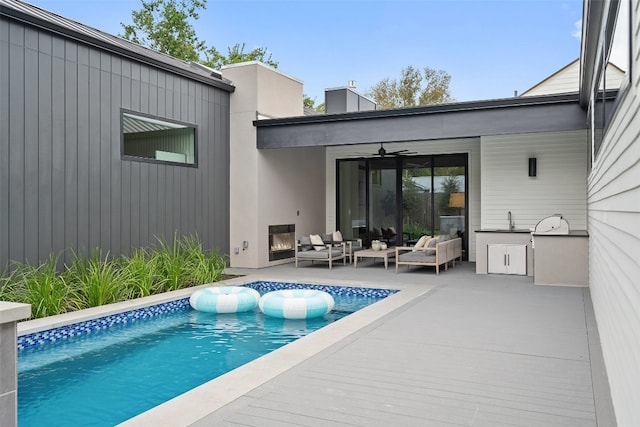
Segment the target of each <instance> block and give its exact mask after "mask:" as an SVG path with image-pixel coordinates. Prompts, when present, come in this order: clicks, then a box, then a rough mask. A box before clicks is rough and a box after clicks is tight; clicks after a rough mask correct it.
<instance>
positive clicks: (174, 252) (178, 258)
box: [154, 236, 189, 292]
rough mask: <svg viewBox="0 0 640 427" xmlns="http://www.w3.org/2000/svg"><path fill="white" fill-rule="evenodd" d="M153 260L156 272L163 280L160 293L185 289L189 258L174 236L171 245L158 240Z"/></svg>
mask: <svg viewBox="0 0 640 427" xmlns="http://www.w3.org/2000/svg"><path fill="white" fill-rule="evenodd" d="M154 258H155V259H156V262H157V263H158V264H157V265H158V272H159V273H160V274H161V275H162V276H163V277H164V278H165V281H164V282H163V283H162V287H161V291H162V292H166V291H175V290H177V289H180V288H182V287H186V286H185V285H184V284H183V283H184V282H185V278H186V273H187V271H188V269H189V258H188V256H187V254H186V253H185V251H184V250H183V247H182V244H181V242H180V240H178V238H177V237H176V236H174V239H173V243H172V244H171V245H169V244H168V243H167V242H166V241H165V240H164V239H158V245H157V246H156V249H155V251H154Z"/></svg>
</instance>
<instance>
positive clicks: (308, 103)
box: [302, 93, 324, 113]
mask: <svg viewBox="0 0 640 427" xmlns="http://www.w3.org/2000/svg"><path fill="white" fill-rule="evenodd" d="M302 104H303V105H304V108H308V109H310V110H314V111H317V112H318V113H324V102H323V103H321V104H318V105H316V99H315V98H313V99H312V98H311V97H310V96H309V95H307V94H306V93H305V94H303V100H302Z"/></svg>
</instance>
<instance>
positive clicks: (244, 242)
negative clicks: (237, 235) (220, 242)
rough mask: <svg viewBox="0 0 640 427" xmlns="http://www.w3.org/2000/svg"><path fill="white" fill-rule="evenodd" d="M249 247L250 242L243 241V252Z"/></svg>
mask: <svg viewBox="0 0 640 427" xmlns="http://www.w3.org/2000/svg"><path fill="white" fill-rule="evenodd" d="M248 247H249V241H248V240H243V241H242V250H243V251H244V250H246V249H247V248H248Z"/></svg>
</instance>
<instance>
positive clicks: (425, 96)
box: [366, 65, 453, 109]
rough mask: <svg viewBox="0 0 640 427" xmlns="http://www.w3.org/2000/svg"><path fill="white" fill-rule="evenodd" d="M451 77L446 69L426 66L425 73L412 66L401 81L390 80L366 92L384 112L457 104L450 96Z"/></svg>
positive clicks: (402, 75)
mask: <svg viewBox="0 0 640 427" xmlns="http://www.w3.org/2000/svg"><path fill="white" fill-rule="evenodd" d="M450 82H451V76H450V75H449V74H448V73H446V72H445V71H442V70H434V69H432V68H429V67H425V68H424V69H423V70H422V71H421V70H419V69H416V68H414V67H413V66H411V65H409V66H408V67H406V68H403V69H402V72H401V75H400V78H399V79H392V78H390V77H386V78H385V79H383V80H381V81H379V82H378V83H376V84H375V85H373V87H372V88H371V89H369V90H368V91H367V93H366V95H367V96H369V97H370V98H372V99H373V100H374V101H376V103H377V104H378V107H379V108H381V109H388V108H403V107H415V106H418V105H431V104H442V103H445V102H451V101H453V98H452V97H451V94H450V93H449V83H450Z"/></svg>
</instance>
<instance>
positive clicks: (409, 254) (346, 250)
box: [295, 231, 462, 274]
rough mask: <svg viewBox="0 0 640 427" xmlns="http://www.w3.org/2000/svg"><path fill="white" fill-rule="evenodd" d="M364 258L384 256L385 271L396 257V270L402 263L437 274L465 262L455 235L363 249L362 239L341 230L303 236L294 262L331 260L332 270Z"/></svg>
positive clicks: (297, 243) (329, 261)
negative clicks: (336, 264) (431, 269)
mask: <svg viewBox="0 0 640 427" xmlns="http://www.w3.org/2000/svg"><path fill="white" fill-rule="evenodd" d="M363 258H372V259H373V261H374V262H375V259H376V258H382V260H383V261H384V268H385V270H386V269H388V266H389V258H395V264H396V273H397V272H398V269H399V267H400V265H406V266H407V270H408V269H409V268H410V266H412V265H414V266H431V267H435V269H436V274H440V267H441V266H443V265H444V268H445V270H448V267H449V263H451V264H452V266H454V267H455V265H456V264H455V263H456V260H460V261H462V239H461V238H460V237H456V236H453V237H451V236H448V235H440V236H433V237H430V236H422V237H421V238H420V239H419V240H418V241H417V242H416V244H415V245H413V246H396V247H389V248H364V247H363V245H362V239H343V237H342V234H341V233H340V231H335V232H333V233H328V234H322V235H320V234H311V235H308V236H301V237H300V238H299V239H297V241H296V248H295V263H296V268H297V267H298V261H311V263H314V262H315V261H322V262H328V263H329V269H330V270H331V269H332V267H333V263H334V262H335V261H339V260H342V262H343V264H344V265H346V263H347V260H349V263H350V264H351V263H352V262H353V265H354V268H358V260H360V261H362V259H363Z"/></svg>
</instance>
